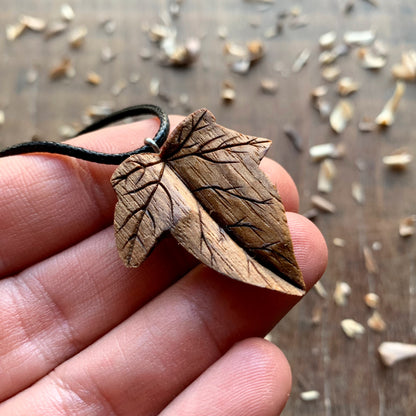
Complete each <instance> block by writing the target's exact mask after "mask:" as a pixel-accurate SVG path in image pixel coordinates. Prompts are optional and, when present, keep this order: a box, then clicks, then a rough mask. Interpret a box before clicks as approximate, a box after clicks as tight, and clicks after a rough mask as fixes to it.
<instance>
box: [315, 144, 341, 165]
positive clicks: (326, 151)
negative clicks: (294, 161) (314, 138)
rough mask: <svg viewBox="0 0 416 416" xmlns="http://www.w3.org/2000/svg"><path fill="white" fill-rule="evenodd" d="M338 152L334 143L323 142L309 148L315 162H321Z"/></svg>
mask: <svg viewBox="0 0 416 416" xmlns="http://www.w3.org/2000/svg"><path fill="white" fill-rule="evenodd" d="M335 152H336V146H335V144H334V143H323V144H317V145H315V146H312V147H311V148H310V149H309V155H310V157H311V159H312V160H313V161H314V162H319V161H321V160H322V159H325V158H327V157H333V155H334V154H335Z"/></svg>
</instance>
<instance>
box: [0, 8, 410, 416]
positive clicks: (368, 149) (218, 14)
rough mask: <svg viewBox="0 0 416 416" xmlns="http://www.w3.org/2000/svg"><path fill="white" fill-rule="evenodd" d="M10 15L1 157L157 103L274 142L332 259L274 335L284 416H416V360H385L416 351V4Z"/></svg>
mask: <svg viewBox="0 0 416 416" xmlns="http://www.w3.org/2000/svg"><path fill="white" fill-rule="evenodd" d="M1 6H2V12H1V14H0V23H1V27H2V30H3V34H2V35H1V36H0V51H1V53H0V74H1V84H0V85H1V87H0V91H1V94H0V146H1V147H4V146H6V145H11V144H14V143H17V142H20V141H27V140H31V139H33V140H39V139H56V140H61V139H64V138H66V137H69V136H71V135H72V134H74V133H75V132H76V131H77V130H79V129H81V128H82V127H83V126H84V125H85V124H86V123H89V122H91V121H92V120H94V119H96V118H98V117H100V116H103V115H105V114H106V113H108V112H110V111H113V110H117V109H121V108H122V107H125V106H130V105H134V104H142V103H154V104H158V105H160V106H162V107H163V108H164V109H165V110H166V111H167V112H170V113H177V114H184V115H186V114H188V113H190V112H192V111H194V110H196V109H198V108H200V107H207V108H208V109H210V110H211V111H212V112H213V113H214V114H215V115H216V117H217V120H218V122H219V123H220V124H223V125H224V126H227V127H229V128H232V129H235V130H238V131H240V132H242V133H246V134H251V135H256V136H261V137H267V138H270V139H271V140H272V141H273V145H272V148H271V150H270V152H269V154H268V156H269V157H271V158H274V159H275V160H277V161H278V162H280V163H281V164H282V165H283V166H284V167H285V168H286V169H287V170H288V171H289V173H290V174H291V175H292V177H293V178H294V180H295V182H296V184H297V185H298V188H299V193H300V211H301V212H302V213H304V214H305V215H307V216H308V217H310V218H312V219H313V221H315V223H316V224H317V226H318V227H319V228H320V229H321V231H322V233H323V234H324V236H325V238H326V240H327V244H328V247H329V266H328V269H327V271H326V273H325V275H324V277H323V278H322V281H321V284H320V285H319V286H318V287H317V288H315V289H313V290H312V291H311V292H310V293H309V294H308V295H307V296H306V297H305V299H304V300H303V301H302V302H300V304H299V305H298V306H296V307H295V308H294V309H293V310H292V311H291V312H290V313H289V315H288V316H287V317H286V318H285V319H284V320H283V321H282V322H281V323H280V324H278V325H277V327H276V328H275V329H274V330H273V331H272V332H271V333H270V334H269V335H268V338H269V339H270V340H271V341H272V342H274V343H276V344H277V345H279V347H280V348H281V349H282V350H283V351H284V352H285V354H286V355H287V357H288V359H289V362H290V364H291V366H292V371H293V392H292V395H291V398H290V399H289V402H288V404H287V407H286V409H285V411H284V413H283V414H284V415H297V416H299V415H308V416H310V415H328V416H329V415H414V414H416V394H415V392H416V359H415V358H413V359H412V358H410V359H407V360H403V361H398V362H394V361H395V360H396V359H398V358H401V357H402V356H403V354H404V355H406V354H412V351H413V354H414V348H415V347H414V346H413V347H412V346H409V345H408V346H406V345H405V346H403V345H401V344H399V345H397V344H395V345H394V347H396V349H393V350H392V349H391V344H385V343H386V342H399V343H404V344H416V236H415V235H413V232H414V227H415V223H416V217H415V215H416V192H415V189H416V175H415V172H416V166H415V162H414V161H413V159H412V157H413V155H414V154H415V151H416V130H415V129H414V125H415V119H414V117H415V109H416V106H415V100H416V90H415V88H416V87H415V85H414V81H415V79H416V52H415V51H414V50H415V49H416V31H415V27H416V3H415V2H414V1H413V0H400V1H397V2H392V1H388V0H355V1H354V0H315V1H313V2H312V1H307V0H264V1H256V0H251V1H249V0H247V1H244V0H210V1H202V0H194V1H190V0H182V1H179V0H176V1H175V0H164V1H162V0H160V1H155V0H140V1H139V0H135V1H134V0H123V1H120V0H102V1H98V0H95V1H94V0H90V1H81V0H71V1H70V2H68V3H65V2H64V1H63V2H60V1H50V0H49V1H47V0H36V1H35V0H20V1H19V2H16V1H12V0H1ZM317 145H325V146H320V147H319V146H318V147H316V146H317ZM322 198H324V199H323V200H322ZM380 346H382V347H381V348H380ZM397 348H398V350H397ZM402 349H403V350H404V352H403V353H402ZM379 350H380V351H379ZM380 352H381V354H380Z"/></svg>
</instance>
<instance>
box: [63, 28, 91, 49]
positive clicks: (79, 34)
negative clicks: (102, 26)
mask: <svg viewBox="0 0 416 416" xmlns="http://www.w3.org/2000/svg"><path fill="white" fill-rule="evenodd" d="M87 34H88V29H87V27H86V26H78V27H76V28H75V29H73V30H72V31H71V33H70V34H69V37H68V42H69V45H70V46H71V48H73V49H78V48H80V47H81V46H82V45H83V44H84V42H85V38H86V37H87Z"/></svg>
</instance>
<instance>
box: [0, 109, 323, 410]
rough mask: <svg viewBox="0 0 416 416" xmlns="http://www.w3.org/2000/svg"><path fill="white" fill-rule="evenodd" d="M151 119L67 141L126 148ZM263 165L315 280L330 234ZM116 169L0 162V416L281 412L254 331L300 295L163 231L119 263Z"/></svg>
mask: <svg viewBox="0 0 416 416" xmlns="http://www.w3.org/2000/svg"><path fill="white" fill-rule="evenodd" d="M180 119H181V118H180V117H174V118H172V119H171V122H172V125H175V124H177V122H179V120H180ZM157 127H158V126H157V122H156V121H155V120H146V121H143V122H139V123H133V124H130V125H125V126H122V127H112V128H108V129H104V130H101V131H99V132H94V133H90V134H88V135H85V136H83V137H80V138H77V139H74V140H73V141H72V142H73V144H74V145H79V146H83V147H88V148H91V149H96V150H99V151H104V152H109V153H114V152H123V151H128V150H131V149H132V148H137V147H139V146H140V145H141V138H142V137H152V135H153V134H154V133H155V132H156V130H157ZM261 168H262V169H263V170H264V171H265V172H266V173H267V174H268V176H269V177H270V179H271V180H272V182H273V183H274V184H275V185H276V187H277V189H278V190H279V192H280V194H281V197H282V200H283V202H284V205H285V207H286V209H287V210H288V211H291V212H288V214H287V217H288V224H289V227H290V230H291V234H292V239H293V243H294V248H295V254H296V257H297V260H298V262H299V265H300V267H301V269H302V272H303V274H304V278H305V281H306V283H307V286H308V288H310V287H311V286H312V285H313V284H314V283H315V282H316V281H317V279H319V277H320V276H321V275H322V273H323V271H324V269H325V267H326V260H327V251H326V246H325V242H324V240H323V238H322V235H321V234H320V233H319V231H318V230H317V229H316V227H315V226H314V225H313V224H312V223H310V222H309V221H308V220H306V219H305V218H303V217H301V216H300V215H298V214H296V211H297V208H298V203H299V197H298V194H297V191H296V187H295V185H294V183H293V181H292V179H291V178H290V176H289V175H288V174H287V173H286V172H285V171H284V169H283V168H282V167H281V166H280V165H278V164H276V163H275V162H273V161H271V160H269V159H264V160H263V161H262V163H261ZM113 171H114V167H113V166H104V165H97V164H92V163H88V162H84V161H78V160H74V159H71V158H66V157H64V156H56V155H24V156H14V157H9V158H4V159H0V172H1V175H0V195H1V196H2V204H0V275H1V277H2V278H3V279H2V280H0V316H2V319H1V320H0V333H1V334H2V337H1V339H0V400H1V401H2V403H0V414H1V415H2V416H3V415H4V416H8V415H13V416H20V415H28V414H30V415H32V416H37V415H42V416H45V415H46V416H47V415H60V414H62V415H67V414H68V415H69V414H70V415H84V414H85V415H107V414H108V415H113V414H116V415H137V414H140V415H146V416H148V415H155V414H159V413H160V412H161V411H163V412H164V413H162V414H165V415H171V414H172V415H173V414H181V415H196V414H198V415H213V414H215V415H222V414H224V415H225V414H227V415H234V414H235V415H237V414H244V413H245V410H247V409H250V412H249V414H250V415H262V416H266V415H273V416H274V415H276V414H278V413H280V412H281V410H282V408H283V406H284V403H285V402H286V400H287V397H288V394H289V391H290V384H291V375H290V368H289V365H288V363H287V361H286V359H285V358H284V356H283V354H282V353H281V351H280V350H279V349H278V348H277V347H275V346H274V345H272V344H270V343H268V342H267V341H265V340H263V339H262V337H263V336H264V335H265V334H266V333H267V332H268V331H269V330H270V329H271V328H272V327H273V326H274V325H275V324H276V323H277V322H278V321H279V320H280V319H281V318H283V317H284V315H285V314H286V313H287V312H288V310H289V309H290V308H291V307H292V306H293V305H294V304H295V303H296V302H297V301H299V298H294V297H290V296H286V295H284V294H280V293H275V292H272V291H269V290H265V289H260V288H256V287H252V286H250V285H246V284H243V283H241V282H237V281H233V280H232V279H228V278H225V277H224V276H221V275H219V274H217V273H215V272H213V271H212V270H210V269H208V268H207V267H205V266H201V265H198V264H197V262H196V261H195V259H193V258H192V257H191V256H190V255H188V254H187V253H185V252H184V251H183V250H182V249H181V248H180V247H178V245H177V244H176V242H175V241H174V240H173V239H171V238H166V239H164V240H163V241H161V243H160V244H159V245H158V246H157V248H156V249H155V250H154V251H153V252H152V254H151V256H150V257H149V258H148V259H147V260H146V261H145V262H144V264H143V265H142V266H141V267H140V268H139V269H127V268H125V267H124V265H123V264H122V262H121V260H120V259H119V257H118V254H117V252H116V249H115V242H114V234H113V230H112V227H111V222H112V216H113V212H114V204H115V200H116V198H115V195H114V192H113V190H112V188H111V186H110V184H109V178H110V176H111V174H112V172H113ZM265 397H267V400H265V399H264V398H265ZM246 414H247V413H246Z"/></svg>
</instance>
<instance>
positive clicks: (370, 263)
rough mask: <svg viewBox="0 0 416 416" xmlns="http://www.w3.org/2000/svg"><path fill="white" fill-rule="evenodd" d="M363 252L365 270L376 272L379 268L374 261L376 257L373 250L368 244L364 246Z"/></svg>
mask: <svg viewBox="0 0 416 416" xmlns="http://www.w3.org/2000/svg"><path fill="white" fill-rule="evenodd" d="M363 254H364V261H365V268H366V269H367V272H368V273H370V274H377V273H378V270H379V268H378V265H377V263H376V259H375V258H374V256H373V252H372V251H371V248H370V247H368V246H364V247H363Z"/></svg>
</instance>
